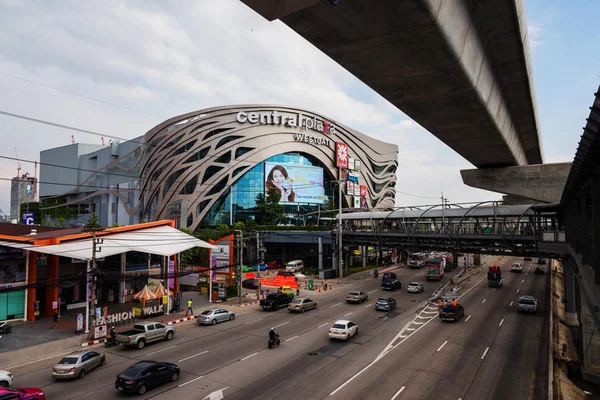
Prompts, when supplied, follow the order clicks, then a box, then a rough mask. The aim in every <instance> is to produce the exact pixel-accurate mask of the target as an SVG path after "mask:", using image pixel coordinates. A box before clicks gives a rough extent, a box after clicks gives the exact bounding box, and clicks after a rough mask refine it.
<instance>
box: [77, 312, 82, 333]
mask: <svg viewBox="0 0 600 400" xmlns="http://www.w3.org/2000/svg"><path fill="white" fill-rule="evenodd" d="M82 330H83V314H81V313H79V314H77V332H81V331H82Z"/></svg>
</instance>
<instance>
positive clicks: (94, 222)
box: [83, 214, 104, 331]
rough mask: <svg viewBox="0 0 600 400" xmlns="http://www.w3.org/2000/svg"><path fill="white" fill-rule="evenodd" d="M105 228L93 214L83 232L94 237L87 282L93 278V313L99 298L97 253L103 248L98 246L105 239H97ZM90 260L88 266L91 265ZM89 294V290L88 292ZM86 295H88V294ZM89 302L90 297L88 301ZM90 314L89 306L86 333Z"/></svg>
mask: <svg viewBox="0 0 600 400" xmlns="http://www.w3.org/2000/svg"><path fill="white" fill-rule="evenodd" d="M103 230H104V228H103V227H102V226H101V225H100V224H99V223H98V217H97V216H96V215H95V214H93V215H92V216H91V217H90V219H89V220H88V223H87V224H86V226H85V228H83V232H89V233H90V234H91V236H92V259H91V271H90V268H88V275H87V280H89V278H90V275H91V278H92V296H91V297H92V307H91V308H92V310H91V311H93V312H95V309H96V307H95V306H96V304H97V303H98V300H97V296H96V274H97V272H98V266H97V264H96V253H99V252H101V250H102V247H101V246H98V245H101V244H102V242H103V239H96V233H97V232H100V231H103ZM89 261H90V260H88V265H90V264H89ZM87 287H89V282H88V286H86V288H87ZM86 292H87V290H86ZM86 295H88V294H87V293H86ZM87 300H89V296H88V299H87ZM89 314H90V310H89V306H88V312H87V315H86V323H85V329H86V331H89V325H90V324H89Z"/></svg>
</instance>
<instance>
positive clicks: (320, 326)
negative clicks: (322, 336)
mask: <svg viewBox="0 0 600 400" xmlns="http://www.w3.org/2000/svg"><path fill="white" fill-rule="evenodd" d="M325 325H329V322H325V323H324V324H321V325H319V326H317V328H322V327H324V326H325Z"/></svg>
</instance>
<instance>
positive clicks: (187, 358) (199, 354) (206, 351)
mask: <svg viewBox="0 0 600 400" xmlns="http://www.w3.org/2000/svg"><path fill="white" fill-rule="evenodd" d="M206 353H208V350H204V351H203V352H202V353H198V354H194V355H193V356H189V357H186V358H182V359H181V360H179V361H177V362H182V361H185V360H189V359H190V358H194V357H197V356H201V355H202V354H206Z"/></svg>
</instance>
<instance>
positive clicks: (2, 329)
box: [0, 322, 12, 334]
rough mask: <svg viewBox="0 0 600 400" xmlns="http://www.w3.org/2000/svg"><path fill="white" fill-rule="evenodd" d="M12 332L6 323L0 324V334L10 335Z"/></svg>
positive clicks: (10, 326) (9, 325)
mask: <svg viewBox="0 0 600 400" xmlns="http://www.w3.org/2000/svg"><path fill="white" fill-rule="evenodd" d="M11 331H12V325H11V324H9V323H8V322H0V334H6V333H10V332H11Z"/></svg>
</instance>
